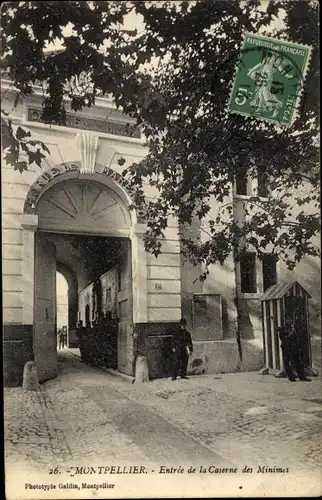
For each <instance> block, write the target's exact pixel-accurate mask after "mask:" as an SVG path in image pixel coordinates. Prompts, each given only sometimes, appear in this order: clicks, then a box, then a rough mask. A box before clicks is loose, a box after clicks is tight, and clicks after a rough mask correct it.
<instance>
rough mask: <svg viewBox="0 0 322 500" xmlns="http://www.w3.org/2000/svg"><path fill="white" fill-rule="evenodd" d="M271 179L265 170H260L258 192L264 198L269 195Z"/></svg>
mask: <svg viewBox="0 0 322 500" xmlns="http://www.w3.org/2000/svg"><path fill="white" fill-rule="evenodd" d="M268 181H269V179H268V175H267V173H266V172H265V170H261V171H259V170H258V173H257V194H258V196H261V197H263V198H267V196H268V195H269V182H268Z"/></svg>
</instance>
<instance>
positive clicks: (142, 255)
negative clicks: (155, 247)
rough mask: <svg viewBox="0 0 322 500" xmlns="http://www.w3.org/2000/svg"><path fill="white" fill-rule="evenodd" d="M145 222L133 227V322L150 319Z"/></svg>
mask: <svg viewBox="0 0 322 500" xmlns="http://www.w3.org/2000/svg"><path fill="white" fill-rule="evenodd" d="M145 231H146V227H145V225H144V224H135V225H134V226H132V228H131V235H130V237H131V243H132V293H133V323H134V324H135V323H146V322H147V321H148V279H147V278H148V277H147V255H146V251H145V249H144V241H143V236H144V233H145Z"/></svg>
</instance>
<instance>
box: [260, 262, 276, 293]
mask: <svg viewBox="0 0 322 500" xmlns="http://www.w3.org/2000/svg"><path fill="white" fill-rule="evenodd" d="M276 262H277V259H276V257H275V255H271V254H266V255H264V256H263V262H262V266H263V288H264V292H265V291H266V290H267V289H268V288H269V287H270V286H272V285H276V283H277V270H276Z"/></svg>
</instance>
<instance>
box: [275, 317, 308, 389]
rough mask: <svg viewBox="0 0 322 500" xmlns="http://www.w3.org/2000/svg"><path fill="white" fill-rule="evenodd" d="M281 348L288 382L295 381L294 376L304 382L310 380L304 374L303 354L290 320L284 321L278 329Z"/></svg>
mask: <svg viewBox="0 0 322 500" xmlns="http://www.w3.org/2000/svg"><path fill="white" fill-rule="evenodd" d="M278 330H279V336H280V340H281V348H282V353H283V361H284V368H285V372H286V375H287V377H288V379H289V380H290V382H295V380H296V376H298V378H299V379H300V380H302V381H304V382H310V380H311V379H309V378H307V377H306V375H305V367H304V363H303V355H302V350H301V346H300V343H299V338H298V333H297V331H296V328H295V326H294V324H293V323H292V322H291V321H286V323H285V325H284V326H281V327H280V328H279V329H278Z"/></svg>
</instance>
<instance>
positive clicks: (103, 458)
mask: <svg viewBox="0 0 322 500" xmlns="http://www.w3.org/2000/svg"><path fill="white" fill-rule="evenodd" d="M59 356H60V358H59V366H60V372H59V376H58V377H57V378H56V379H54V380H51V381H49V382H47V383H45V384H43V385H42V386H41V390H40V392H38V393H37V392H23V391H22V389H21V388H7V389H5V394H4V402H5V441H6V467H7V473H8V474H10V477H13V476H14V475H15V477H17V474H21V473H22V471H23V472H24V474H26V471H27V472H28V474H30V477H31V475H34V474H38V475H39V474H40V475H41V477H47V481H48V480H50V481H51V480H52V479H53V477H54V476H53V475H50V469H52V470H54V468H55V467H56V466H58V468H61V469H62V472H63V473H66V471H67V472H68V477H69V479H71V478H74V477H75V471H77V469H76V467H79V466H81V465H83V466H88V465H91V466H94V465H102V464H104V465H105V464H117V465H122V466H123V465H127V466H128V465H129V464H130V465H138V464H139V465H140V466H142V467H146V471H159V467H160V465H162V464H163V465H166V466H167V467H171V466H173V467H178V466H181V467H182V468H185V470H187V469H188V468H189V466H190V465H193V466H197V467H200V466H208V465H209V464H212V465H213V466H214V467H219V468H234V467H238V471H241V469H242V468H244V467H245V466H247V467H248V468H249V469H251V468H253V471H256V470H257V469H258V466H261V467H262V468H265V467H266V466H267V467H270V468H273V467H278V468H289V472H292V473H293V474H296V475H298V474H300V475H301V476H303V478H311V480H312V478H313V477H314V478H315V477H320V473H319V467H320V466H321V455H322V448H321V430H322V406H321V403H322V400H321V390H320V388H321V385H320V378H315V379H313V380H312V382H311V383H304V382H296V383H294V384H291V383H289V382H288V381H287V380H285V379H275V378H274V377H272V376H261V375H259V374H257V373H235V374H221V375H203V376H196V377H191V378H190V379H189V380H180V379H179V380H177V381H175V382H173V381H171V380H168V379H162V380H156V381H152V382H150V383H148V384H140V385H139V384H129V383H127V382H125V381H124V380H122V379H120V378H118V377H113V376H111V375H109V374H107V373H105V372H103V371H100V370H98V369H96V368H93V367H90V366H87V365H85V364H83V363H80V360H79V358H78V357H77V356H75V354H74V353H72V352H70V351H68V350H64V351H63V352H61V353H59ZM207 464H208V465H207ZM53 474H54V473H53ZM282 475H283V474H282ZM159 476H160V475H159ZM260 476H261V477H262V474H260ZM280 476H281V474H279V479H276V480H280ZM39 477H40V476H39ZM257 477H258V476H257ZM275 477H276V475H275ZM284 478H285V476H284ZM87 479H88V478H87ZM105 479H106V478H105ZM101 480H102V478H101ZM274 480H275V479H274ZM284 480H285V479H284ZM230 481H231V476H230ZM240 488H241V487H240ZM307 493H309V491H307ZM37 498H38V497H37ZM41 498H42V497H41ZM46 498H47V497H46ZM75 498H76V497H75ZM78 498H86V497H82V496H78Z"/></svg>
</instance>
